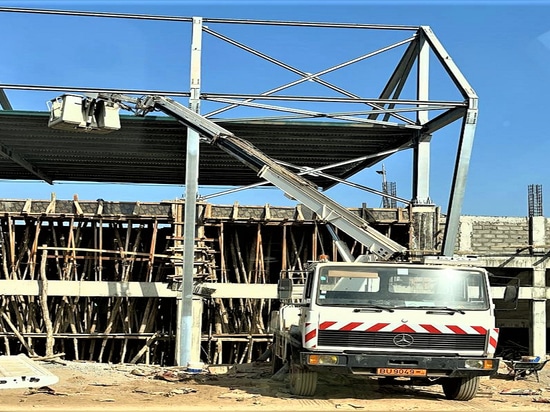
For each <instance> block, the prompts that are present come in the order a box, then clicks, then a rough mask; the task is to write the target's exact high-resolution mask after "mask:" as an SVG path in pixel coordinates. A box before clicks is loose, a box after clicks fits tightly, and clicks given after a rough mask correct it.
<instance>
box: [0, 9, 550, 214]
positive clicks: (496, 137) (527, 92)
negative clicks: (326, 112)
mask: <svg viewBox="0 0 550 412" xmlns="http://www.w3.org/2000/svg"><path fill="white" fill-rule="evenodd" d="M441 3H443V5H441ZM0 7H29V8H43V9H58V10H59V9H64V10H85V11H105V12H121V13H136V14H155V15H171V16H185V17H191V16H202V17H210V18H238V19H262V20H295V21H315V22H344V23H369V24H399V25H427V26H430V27H431V28H432V29H433V31H434V32H435V34H436V36H437V37H438V38H439V40H440V41H441V42H442V44H443V45H444V47H445V49H446V50H447V51H448V52H449V54H450V55H451V57H452V58H453V60H454V62H455V63H456V64H457V65H458V67H459V69H460V70H461V71H462V73H463V74H464V76H465V77H466V79H467V80H468V81H469V83H470V84H471V85H472V86H473V88H474V89H475V91H476V92H477V94H478V96H479V119H478V126H477V129H476V137H475V144H474V151H473V155H472V159H471V164H470V173H469V176H468V183H467V186H466V196H465V200H464V205H463V209H462V213H463V214H468V215H492V216H525V215H526V214H527V186H528V185H529V184H541V185H543V199H544V209H545V211H547V210H550V209H549V208H550V203H548V200H547V199H546V196H545V195H546V192H545V191H544V190H545V189H546V190H547V188H550V174H549V173H548V169H549V168H548V160H547V158H548V154H549V153H550V143H549V141H548V138H547V136H546V135H547V133H548V132H547V130H546V127H545V124H546V119H547V118H548V113H549V112H550V110H549V109H550V103H549V101H550V100H549V99H548V96H549V95H550V93H549V92H550V19H549V17H550V2H548V1H523V2H519V1H517V2H511V1H475V2H474V1H447V2H437V1H434V2H430V1H401V2H395V1H391V0H390V1H384V2H380V1H339V2H336V1H322V0H318V1H310V2H308V1H240V2H238V1H200V2H199V1H99V0H98V1H0ZM255 30H256V31H255ZM225 33H227V34H228V35H230V36H231V37H233V38H236V39H238V40H240V41H242V42H244V43H246V44H248V45H250V46H252V47H257V48H258V49H260V50H262V51H266V52H268V53H270V54H271V55H273V56H274V57H277V58H280V59H282V60H285V61H287V62H288V63H290V64H296V65H297V66H299V68H300V69H303V70H305V71H309V72H315V71H316V70H320V69H323V68H325V67H328V66H330V65H332V64H337V63H339V62H341V61H344V60H346V59H348V58H350V57H354V56H356V55H357V51H358V50H362V51H360V53H364V52H366V51H370V50H371V49H372V48H373V47H374V48H376V45H370V44H369V45H368V48H366V50H365V49H361V47H360V46H362V42H363V39H362V38H358V39H355V40H351V41H350V40H349V39H344V38H340V37H339V36H340V35H339V34H338V33H336V34H335V33H334V32H330V33H327V31H326V30H325V32H324V33H323V34H318V33H317V32H311V34H309V35H306V39H304V41H303V42H302V41H296V38H295V37H294V33H293V32H292V31H289V30H279V31H277V32H275V31H270V30H264V31H262V30H258V29H257V28H250V27H243V26H238V27H237V26H234V27H230V28H228V29H227V30H225ZM189 34H190V33H189V25H188V24H185V25H184V24H181V23H174V22H150V21H135V20H133V21H129V20H119V19H93V18H81V17H76V18H75V17H69V16H39V15H30V14H13V13H0V36H1V38H2V60H1V63H0V83H5V84H40V85H55V86H75V87H78V86H80V87H98V88H103V87H104V88H128V89H152V90H182V91H185V90H188V83H189V80H188V78H189V75H188V67H187V66H188V63H187V62H188V56H189V50H188V47H189ZM307 36H309V37H307ZM365 41H366V40H365ZM312 43H313V44H314V46H311V44H312ZM386 44H387V43H386ZM310 54H311V56H310ZM314 55H315V56H317V57H319V55H321V56H322V57H323V59H321V60H320V59H318V58H313V57H314ZM241 57H242V56H240V55H239V54H238V53H237V54H236V53H235V52H234V51H233V52H229V53H225V52H220V54H215V55H213V56H212V55H208V56H206V54H205V60H204V61H203V85H202V90H203V92H207V91H233V92H242V93H259V92H263V91H264V90H266V89H267V88H269V87H272V86H277V85H279V84H282V83H284V82H288V81H292V80H294V79H296V76H295V75H292V74H291V73H287V72H284V71H280V70H278V71H273V72H271V71H268V69H267V68H265V69H264V66H263V63H262V62H261V61H257V60H250V63H249V64H251V65H257V67H256V66H251V68H252V69H254V70H251V72H252V73H255V75H254V76H256V77H254V78H252V77H250V75H249V74H246V75H244V74H243V72H242V67H241V66H242V65H241V63H242V60H240V59H241ZM308 65H309V67H307V66H308ZM269 70H271V69H269ZM350 73H352V75H349V76H346V77H345V78H342V79H336V78H335V79H334V81H335V82H337V81H339V82H342V83H338V84H339V85H340V84H341V85H342V86H343V87H348V85H347V84H346V82H352V81H355V79H356V78H357V76H359V77H361V76H363V77H364V78H366V79H367V80H370V77H369V76H368V73H360V72H350ZM388 74H389V71H388ZM224 76H231V79H232V82H231V84H230V85H229V86H228V84H227V82H226V81H225V80H223V79H224ZM327 79H330V77H327ZM373 79H374V76H373ZM382 79H384V80H385V77H382ZM373 81H374V80H373ZM266 86H267V87H266ZM370 86H373V87H374V85H373V84H371V85H369V82H368V81H367V82H366V84H365V89H366V91H365V94H368V90H369V87H370ZM303 87H304V90H306V89H305V88H307V87H309V86H308V85H304V86H303ZM447 89H448V86H447V85H446V84H443V83H442V84H441V90H438V89H437V88H435V89H434V87H433V86H432V89H431V93H432V94H433V96H431V97H432V98H434V96H435V97H436V98H439V96H438V93H441V95H442V98H443V95H444V94H445V92H447ZM374 90H375V89H374V88H373V91H374ZM7 95H8V97H9V98H10V101H11V103H12V105H13V106H14V108H15V109H16V110H45V109H46V106H45V102H46V101H47V100H49V98H51V97H52V96H51V93H50V94H49V95H48V94H45V93H44V92H32V93H30V92H21V91H14V90H8V91H7ZM369 97H374V96H369ZM206 108H207V107H206ZM203 109H205V107H203ZM457 136H458V125H453V126H451V127H447V128H445V130H444V131H441V132H439V133H436V134H435V135H434V139H433V140H432V165H431V197H432V199H433V201H434V202H435V203H436V204H438V205H441V206H442V208H443V211H445V210H446V207H447V201H448V196H449V187H450V179H451V174H452V167H453V162H454V155H455V150H456V146H455V145H456V138H457ZM411 155H412V153H411V152H406V153H401V154H399V155H396V156H392V157H390V158H389V159H387V160H385V161H384V165H385V168H386V170H387V178H388V180H389V181H395V182H396V184H397V194H398V196H400V197H403V198H410V195H411V194H410V186H411ZM378 169H379V168H371V169H369V170H367V171H365V172H362V173H360V174H359V175H357V176H355V177H353V178H352V179H351V180H352V181H354V182H357V183H360V184H362V185H366V186H370V187H373V188H375V189H380V185H381V180H380V175H378V174H376V170H378ZM219 190H220V188H214V189H213V188H206V187H201V188H200V193H201V194H205V195H206V194H209V193H211V192H214V191H219ZM51 192H55V193H56V196H57V198H58V199H71V198H72V196H73V194H78V195H79V198H80V199H85V200H93V199H96V198H99V197H101V198H103V199H106V200H139V201H160V200H169V199H174V198H178V197H181V196H183V193H184V187H183V186H151V185H149V186H136V185H130V184H127V185H100V184H93V183H78V184H75V183H56V184H54V185H53V186H50V185H48V184H46V183H31V182H20V181H18V182H7V181H2V182H0V193H1V194H0V196H1V197H2V198H11V199H19V198H31V199H49V197H50V193H51ZM327 194H328V195H329V196H330V197H332V198H334V199H335V200H337V201H339V202H341V203H342V204H344V205H345V206H350V207H354V206H360V205H361V204H362V203H363V202H366V203H367V204H368V205H369V206H371V207H379V206H380V203H381V202H380V199H379V198H378V197H376V196H373V195H370V194H368V193H365V192H361V191H357V190H354V189H349V188H346V187H336V188H334V189H331V190H329V191H328V193H327ZM235 201H238V202H239V203H240V204H251V205H252V204H265V203H270V204H273V205H291V204H293V203H292V202H291V201H290V200H289V199H287V198H286V197H284V196H283V195H282V194H281V193H280V191H279V190H278V189H276V188H270V189H267V188H266V189H260V190H255V191H246V192H242V193H239V194H233V195H227V196H224V197H218V198H214V199H212V200H211V202H213V203H222V204H231V203H233V202H235Z"/></svg>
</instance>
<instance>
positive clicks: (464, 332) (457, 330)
mask: <svg viewBox="0 0 550 412" xmlns="http://www.w3.org/2000/svg"><path fill="white" fill-rule="evenodd" d="M446 326H447V327H448V328H449V329H451V330H452V331H453V332H454V333H456V334H458V335H467V333H466V331H465V330H464V329H461V328H459V327H458V326H456V325H446Z"/></svg>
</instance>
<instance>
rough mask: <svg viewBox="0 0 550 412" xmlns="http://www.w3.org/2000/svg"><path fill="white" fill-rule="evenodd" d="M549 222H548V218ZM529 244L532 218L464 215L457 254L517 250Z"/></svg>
mask: <svg viewBox="0 0 550 412" xmlns="http://www.w3.org/2000/svg"><path fill="white" fill-rule="evenodd" d="M546 224H547V225H548V222H546ZM547 233H548V231H547ZM528 246H529V218H527V217H498V216H462V217H461V218H460V227H459V231H458V242H457V250H456V254H458V255H465V254H475V255H490V254H514V253H517V251H518V250H521V249H523V248H526V247H528Z"/></svg>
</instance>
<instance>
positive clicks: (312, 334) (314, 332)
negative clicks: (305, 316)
mask: <svg viewBox="0 0 550 412" xmlns="http://www.w3.org/2000/svg"><path fill="white" fill-rule="evenodd" d="M315 336H317V329H313V330H311V331H309V332H308V333H306V342H309V341H310V340H311V339H313V338H315Z"/></svg>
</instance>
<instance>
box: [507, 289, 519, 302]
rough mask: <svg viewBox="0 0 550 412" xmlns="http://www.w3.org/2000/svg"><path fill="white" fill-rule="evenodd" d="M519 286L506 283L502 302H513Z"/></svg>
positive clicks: (516, 296)
mask: <svg viewBox="0 0 550 412" xmlns="http://www.w3.org/2000/svg"><path fill="white" fill-rule="evenodd" d="M518 296H519V287H518V285H508V286H506V288H505V289H504V302H514V301H517V300H518Z"/></svg>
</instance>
